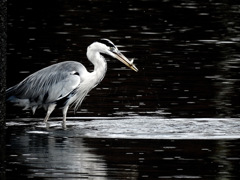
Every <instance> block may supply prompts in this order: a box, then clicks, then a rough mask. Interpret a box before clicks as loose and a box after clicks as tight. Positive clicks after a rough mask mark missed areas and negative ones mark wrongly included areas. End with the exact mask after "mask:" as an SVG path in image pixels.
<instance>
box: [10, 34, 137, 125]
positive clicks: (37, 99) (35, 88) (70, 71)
mask: <svg viewBox="0 0 240 180" xmlns="http://www.w3.org/2000/svg"><path fill="white" fill-rule="evenodd" d="M103 54H105V55H110V56H112V57H113V58H115V59H118V60H119V61H121V62H122V63H124V64H125V65H126V66H128V67H129V68H131V69H132V70H134V71H136V72H137V71H138V69H137V68H136V66H135V65H134V64H133V60H129V59H127V58H126V57H125V56H124V55H123V54H122V53H121V52H120V51H119V50H118V48H117V47H116V46H115V45H114V44H113V42H111V41H110V40H108V39H101V40H99V41H96V42H93V43H92V44H91V45H90V46H88V48H87V58H88V60H89V61H90V62H91V63H92V64H93V65H94V71H93V72H88V71H87V69H86V68H85V67H84V66H83V65H82V64H81V63H79V62H75V61H65V62H60V63H57V64H53V65H51V66H48V67H46V68H43V69H41V70H39V71H37V72H35V73H33V74H31V75H29V76H28V77H26V78H25V79H24V80H23V81H21V82H20V83H19V84H17V85H15V86H13V87H11V88H9V89H7V91H6V97H7V98H6V99H7V101H9V102H11V103H13V104H14V105H16V106H20V107H23V109H32V112H33V114H34V113H35V111H36V109H38V108H41V107H42V108H44V109H45V110H46V111H47V114H46V117H45V119H44V122H45V123H47V121H48V119H49V116H50V114H51V113H52V112H53V110H54V109H55V108H61V109H62V113H63V123H65V122H66V117H67V111H68V108H69V106H74V110H75V111H76V110H77V109H78V107H79V106H80V105H81V103H82V101H83V99H84V97H85V96H86V95H87V94H88V92H89V91H90V90H91V89H92V88H94V87H95V86H96V85H98V84H99V83H100V81H101V80H102V79H103V77H104V76H105V73H106V70H107V63H106V60H105V58H104V56H103Z"/></svg>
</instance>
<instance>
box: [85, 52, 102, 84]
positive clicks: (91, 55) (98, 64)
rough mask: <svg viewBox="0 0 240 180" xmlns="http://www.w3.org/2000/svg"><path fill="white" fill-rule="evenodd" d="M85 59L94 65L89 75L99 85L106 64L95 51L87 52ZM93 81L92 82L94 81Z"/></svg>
mask: <svg viewBox="0 0 240 180" xmlns="http://www.w3.org/2000/svg"><path fill="white" fill-rule="evenodd" d="M87 57H88V59H89V61H91V62H92V63H93V65H94V71H93V72H92V73H91V74H92V76H93V77H94V80H95V81H96V83H99V82H100V81H101V80H102V79H103V77H104V76H105V74H106V71H107V62H106V60H105V59H104V57H103V56H101V54H100V53H99V52H97V51H90V52H87ZM94 80H93V81H94Z"/></svg>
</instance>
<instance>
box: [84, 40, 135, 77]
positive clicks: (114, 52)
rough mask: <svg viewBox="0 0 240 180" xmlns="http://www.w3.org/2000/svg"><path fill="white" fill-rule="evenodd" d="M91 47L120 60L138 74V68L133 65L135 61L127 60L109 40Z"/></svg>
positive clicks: (100, 41) (98, 42)
mask: <svg viewBox="0 0 240 180" xmlns="http://www.w3.org/2000/svg"><path fill="white" fill-rule="evenodd" d="M89 47H91V48H94V49H95V50H96V51H99V52H100V53H103V54H107V55H110V56H111V57H113V58H115V59H118V60H119V61H121V62H122V63H124V64H125V65H126V66H128V67H129V68H131V69H132V70H134V71H136V72H137V71H138V69H137V67H136V66H135V65H134V64H133V60H129V59H128V58H126V57H125V56H124V55H123V54H122V53H121V52H120V51H119V50H118V48H117V47H116V46H115V45H114V44H113V42H112V41H110V40H108V39H100V40H99V41H97V42H94V43H93V44H91V45H90V46H89Z"/></svg>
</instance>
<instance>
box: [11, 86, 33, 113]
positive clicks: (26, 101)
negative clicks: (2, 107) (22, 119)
mask: <svg viewBox="0 0 240 180" xmlns="http://www.w3.org/2000/svg"><path fill="white" fill-rule="evenodd" d="M6 101H7V102H10V103H12V104H13V105H15V106H20V107H23V109H28V108H29V107H30V101H29V99H20V98H18V97H17V96H16V89H15V86H13V87H11V88H8V89H7V90H6Z"/></svg>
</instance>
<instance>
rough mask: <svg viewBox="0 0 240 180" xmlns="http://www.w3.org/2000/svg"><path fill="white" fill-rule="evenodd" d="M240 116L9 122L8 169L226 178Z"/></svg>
mask: <svg viewBox="0 0 240 180" xmlns="http://www.w3.org/2000/svg"><path fill="white" fill-rule="evenodd" d="M239 128H240V120H239V119H159V118H153V117H141V118H139V117H138V118H136V117H128V118H125V119H123V118H87V119H84V118H82V119H76V118H72V119H71V120H70V121H68V122H67V129H65V130H63V129H62V126H61V123H60V122H59V120H52V121H51V122H49V128H48V129H46V126H45V124H44V123H42V122H39V119H18V120H15V121H13V120H12V121H9V122H8V129H7V143H6V152H7V153H6V154H7V156H6V159H7V166H6V173H7V177H8V179H14V178H17V177H18V178H19V177H21V178H26V179H27V178H34V179H49V178H64V179H144V178H146V179H149V178H150V179H187V178H188V179H224V178H226V179H229V178H237V177H239V175H240V171H239V164H240V158H239V153H240V148H239V147H240V129H239Z"/></svg>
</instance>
